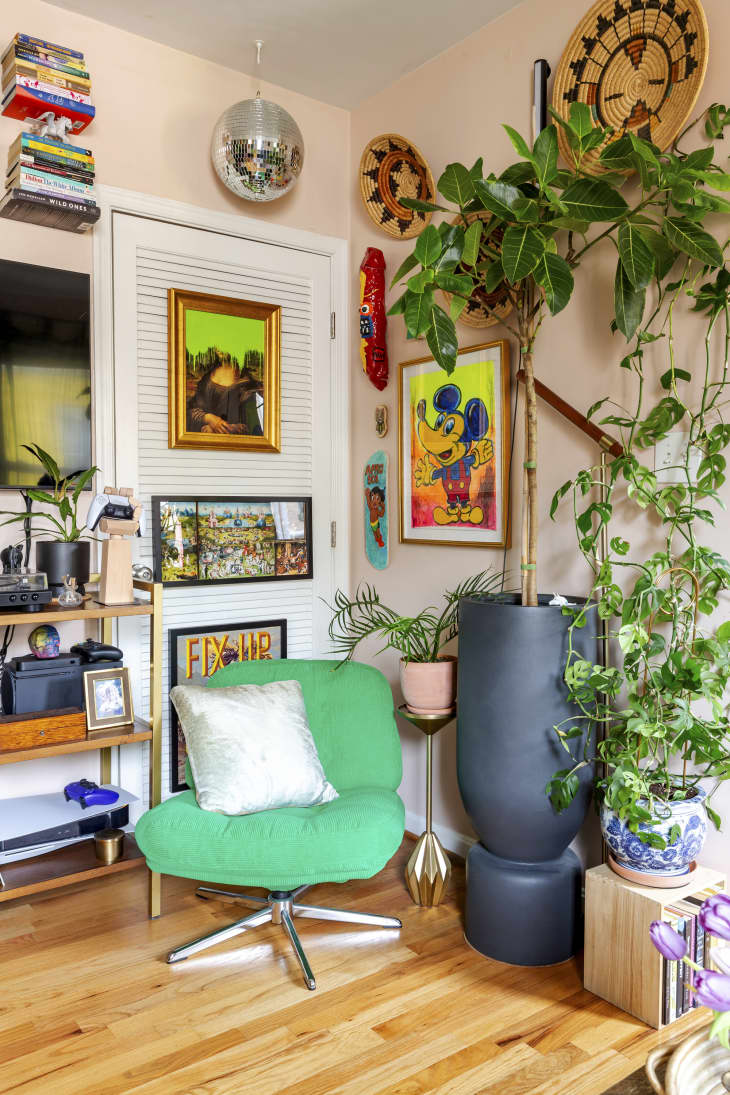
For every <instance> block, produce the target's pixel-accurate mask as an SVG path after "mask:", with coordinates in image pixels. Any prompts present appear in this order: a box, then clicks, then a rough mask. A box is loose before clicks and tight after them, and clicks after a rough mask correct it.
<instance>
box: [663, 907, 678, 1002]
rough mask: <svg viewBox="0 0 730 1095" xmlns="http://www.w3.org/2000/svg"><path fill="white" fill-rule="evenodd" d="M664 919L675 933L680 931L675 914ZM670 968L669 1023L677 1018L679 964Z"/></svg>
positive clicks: (667, 914)
mask: <svg viewBox="0 0 730 1095" xmlns="http://www.w3.org/2000/svg"><path fill="white" fill-rule="evenodd" d="M664 919H665V920H666V922H667V923H668V924H670V925H671V927H673V928H674V930H675V931H678V925H679V917H677V916H675V915H674V913H670V912H665V915H664ZM667 965H668V966H669V1017H668V1019H667V1022H668V1023H671V1022H673V1021H674V1020H675V1019H676V1018H677V981H678V976H677V974H678V970H677V967H678V965H679V963H678V962H668V963H667Z"/></svg>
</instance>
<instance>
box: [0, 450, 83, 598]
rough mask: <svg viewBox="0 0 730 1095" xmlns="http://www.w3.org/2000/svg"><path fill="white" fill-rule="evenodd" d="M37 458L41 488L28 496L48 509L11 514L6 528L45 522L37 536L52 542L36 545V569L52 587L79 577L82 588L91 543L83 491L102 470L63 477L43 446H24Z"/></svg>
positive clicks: (31, 491) (29, 490)
mask: <svg viewBox="0 0 730 1095" xmlns="http://www.w3.org/2000/svg"><path fill="white" fill-rule="evenodd" d="M23 448H24V449H26V450H27V451H28V452H29V453H30V454H31V455H32V456H34V457H35V458H36V460H37V461H38V462H39V464H40V465H41V467H42V468H43V471H44V474H43V475H42V476H41V477H40V479H39V481H38V486H37V487H31V488H29V489H28V490H27V491H25V492H24V493H25V494H26V495H27V497H28V498H29V499H30V500H31V501H33V502H40V503H42V504H43V505H44V506H45V507H46V509H45V510H38V511H29V512H27V513H10V512H9V511H7V510H6V511H4V515H5V516H6V517H7V520H6V521H3V522H2V524H3V525H11V524H17V523H22V522H25V521H28V522H30V523H31V525H32V524H34V523H35V522H36V521H41V522H45V527H43V528H41V529H39V530H38V531H37V532H35V533H34V534H33V535H35V536H47V535H49V534H50V535H51V536H52V537H53V539H51V540H42V539H41V540H38V541H37V543H36V568H37V569H38V570H40V571H43V572H44V573H45V574H46V576H47V578H48V585H49V586H56V587H58V588H61V587H62V586H63V580H64V577H66V576H67V575H68V576H70V577H71V578H75V579H76V582H77V584H78V586H79V587H80V588H81V589H83V586H84V585H85V583H86V582H88V580H89V569H90V558H91V544H90V542H89V538H88V533H87V530H86V526H85V525H84V524H83V523H81V524H80V523H79V518H78V507H79V499H80V498H81V492H82V491H83V490H84V488H85V487H86V486H87V485H88V484H89V483H90V482H91V479H92V478H93V476H94V475H95V474H96V472H97V471H98V468H96V467H91V468H88V469H87V470H86V471H78V472H74V473H73V474H72V475H67V476H63V475H61V472H60V470H59V467H58V464H57V462H56V461H55V460H54V458H53V457H52V456H50V455H49V454H48V453H47V452H45V450H44V449H42V448H41V447H40V445H23Z"/></svg>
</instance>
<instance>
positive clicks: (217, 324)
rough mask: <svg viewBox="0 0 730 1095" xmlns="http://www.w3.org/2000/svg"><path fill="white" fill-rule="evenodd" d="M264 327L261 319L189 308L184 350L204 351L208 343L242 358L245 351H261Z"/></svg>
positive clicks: (186, 319)
mask: <svg viewBox="0 0 730 1095" xmlns="http://www.w3.org/2000/svg"><path fill="white" fill-rule="evenodd" d="M265 327H266V324H265V322H264V320H263V319H248V318H246V317H244V316H226V315H221V313H220V312H199V311H198V310H197V309H195V310H193V309H190V308H188V309H187V310H186V312H185V349H186V350H187V351H188V353H191V354H192V355H193V356H195V354H199V353H204V352H205V351H206V350H207V349H208V348H209V347H210V346H217V347H218V349H219V350H223V351H224V352H225V353H229V354H233V355H234V356H235V357H237V358H238V360H239V361H243V355H244V353H245V352H246V350H258V351H259V352H260V353H262V354H263V353H264V348H265V334H266V332H265Z"/></svg>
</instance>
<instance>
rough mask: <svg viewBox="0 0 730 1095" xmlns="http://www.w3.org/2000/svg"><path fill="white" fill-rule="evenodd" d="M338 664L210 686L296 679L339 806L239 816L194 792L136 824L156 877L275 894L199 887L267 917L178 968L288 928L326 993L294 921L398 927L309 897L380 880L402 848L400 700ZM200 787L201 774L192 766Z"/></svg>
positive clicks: (221, 678)
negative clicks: (268, 929) (243, 936)
mask: <svg viewBox="0 0 730 1095" xmlns="http://www.w3.org/2000/svg"><path fill="white" fill-rule="evenodd" d="M336 665H337V663H336V662H334V661H298V660H291V661H287V660H279V661H252V662H237V663H235V664H234V665H229V666H226V668H224V669H220V670H219V671H218V672H217V673H216V674H215V676H213V677H212V678H211V679H210V681H209V684H208V687H209V688H222V687H225V686H226V685H233V684H267V683H269V682H270V681H287V680H297V681H299V682H300V684H301V686H302V692H303V694H304V702H305V704H306V708H307V715H308V718H309V725H310V727H311V730H312V734H313V736H314V740H315V742H316V743H317V750H318V752H319V757H320V760H321V761H322V766H323V768H324V770H325V774H326V776H327V779H328V780H329V781H330V783H332V784H333V786H334V787H335V788H336V789H337V791H338V792H339V798H336V799H335V800H334V801H333V802H328V803H325V804H324V805H321V806H308V807H304V808H302V807H285V808H283V809H280V810H265V811H262V812H261V813H258V814H244V815H243V816H240V817H238V816H237V817H232V816H228V815H226V814H217V813H212V812H210V811H207V810H201V809H200V807H199V806H198V804H197V802H196V800H195V792H194V791H193V790H190V791H183V792H182V794H179V795H176V796H175V797H174V798H170V799H168V800H167V801H166V802H163V803H162V805H160V806H156V807H155V808H154V809H153V810H149V811H148V812H147V813H146V814H144V815H143V816H142V817H141V818H140V820H139V821H138V822H137V827H136V831H135V836H136V838H137V843H138V844H139V847H140V848H141V849H142V851H143V852H144V854H145V856H146V859H147V864H148V866H149V868H150V870H151V871H157V872H159V873H160V874H173V875H179V876H182V877H183V878H195V879H200V880H202V881H204V882H215V883H217V884H219V885H220V884H228V885H234V886H243V885H247V886H263V887H266V888H267V889H268V890H269V895H268V897H254V896H251V895H248V894H241V893H239V892H238V891H228V890H224V889H217V888H214V887H210V886H201V887H199V889H198V891H197V893H198V896H200V897H206V896H207V895H209V894H221V895H223V896H226V897H234V898H240V899H241V900H242V901H244V902H246V903H248V904H249V905H250V904H253V905H254V906H258V907H259V908H258V911H256V912H254V913H252V914H251V915H249V916H246V917H244V918H243V919H242V920H237V921H236V922H235V923H234V924H231V925H230V926H229V927H227V928H223V929H221V930H219V931H215V932H211V933H210V934H209V935H205V936H203V937H202V938H200V939H196V940H194V941H193V942H192V943H188V944H187V945H185V946H182V947H178V948H177V949H176V950H173V951H171V952H170V954H169V955H168V957H167V961H168V962H179V961H180V960H181V959H183V958H189V957H190V956H191V955H193V954H197V953H198V951H202V950H204V949H205V948H206V947H211V946H213V945H214V944H215V943H219V942H222V941H223V940H225V939H231V938H233V936H236V935H239V934H240V933H241V932H244V931H249V930H251V929H252V928H256V927H258V926H259V925H260V924H266V923H269V922H273V923H274V924H282V925H283V927H284V929H285V931H286V933H287V935H288V936H289V939H290V941H291V944H292V947H293V948H294V951H295V953H296V956H297V958H298V960H299V964H300V966H301V968H302V972H303V974H304V980H305V983H306V985H307V988H309V989H314V988H315V987H316V984H315V980H314V976H313V974H312V970H311V968H310V966H309V962H308V961H307V957H306V955H305V953H304V950H303V949H302V945H301V943H300V941H299V937H298V935H297V933H296V930H295V928H294V923H293V919H294V917H295V916H303V917H312V918H314V919H316V920H341V921H345V922H347V923H352V924H370V925H372V926H374V927H379V928H384V927H387V928H400V927H401V922H400V920H398V919H397V918H396V917H393V916H376V915H374V914H371V913H360V912H351V911H348V910H341V909H329V908H322V907H320V906H317V905H305V904H302V903H301V902H300V901H299V897H300V895H301V894H302V892H303V891H304V890H306V889H307V888H308V887H309V886H315V885H317V883H319V882H347V881H349V880H350V879H352V878H370V877H372V875H374V874H377V872H378V871H380V870H381V869H382V868H383V867H384V866H385V864H386V863H387V861H388V860H389V859H390V857H391V856H392V855H393V853H394V852H395V851H396V849H397V848H398V847H399V845H400V843H401V841H402V839H403V829H404V810H403V803H402V802H401V800H400V798H399V797H398V795H397V793H396V788H397V787H398V785H399V784H400V781H401V775H402V769H401V750H400V740H399V738H398V732H397V730H396V726H395V718H394V714H393V697H392V694H391V691H390V687H389V685H388V682H387V681H386V679H385V677H384V676H383V675H382V673H380V672H379V671H378V670H377V669H374V668H372V667H371V666H367V665H361V664H360V663H358V662H348V663H346V664H345V665H343V666H341V667H340V668H339V669H335V666H336ZM187 781H188V783H189V784H190V786H191V787H192V785H193V780H192V773H191V771H190V766H189V765H188V769H187Z"/></svg>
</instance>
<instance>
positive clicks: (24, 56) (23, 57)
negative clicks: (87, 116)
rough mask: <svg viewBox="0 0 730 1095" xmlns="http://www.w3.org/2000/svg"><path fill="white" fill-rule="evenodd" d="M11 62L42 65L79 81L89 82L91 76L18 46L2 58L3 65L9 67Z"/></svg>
mask: <svg viewBox="0 0 730 1095" xmlns="http://www.w3.org/2000/svg"><path fill="white" fill-rule="evenodd" d="M13 61H24V62H25V63H26V64H30V65H43V66H44V67H46V68H52V69H54V70H55V71H57V72H67V73H69V75H72V76H74V77H76V76H78V77H79V79H84V80H90V79H91V76H90V75H89V73H88V72H87V71H86V69H85V68H77V67H76V66H75V65H68V64H65V63H64V62H63V61H60V60H58V61H57V60H54V59H53V58H52V57H50V56H49V55H48V54H41V53H36V52H35V51H34V50H31V49H22V48H21V47H20V46H15V48H14V49H13V50H12V56H11V53H10V52H8V53H6V54H5V56H4V57H3V64H4V65H6V66H7V65H10V64H12V63H13Z"/></svg>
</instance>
